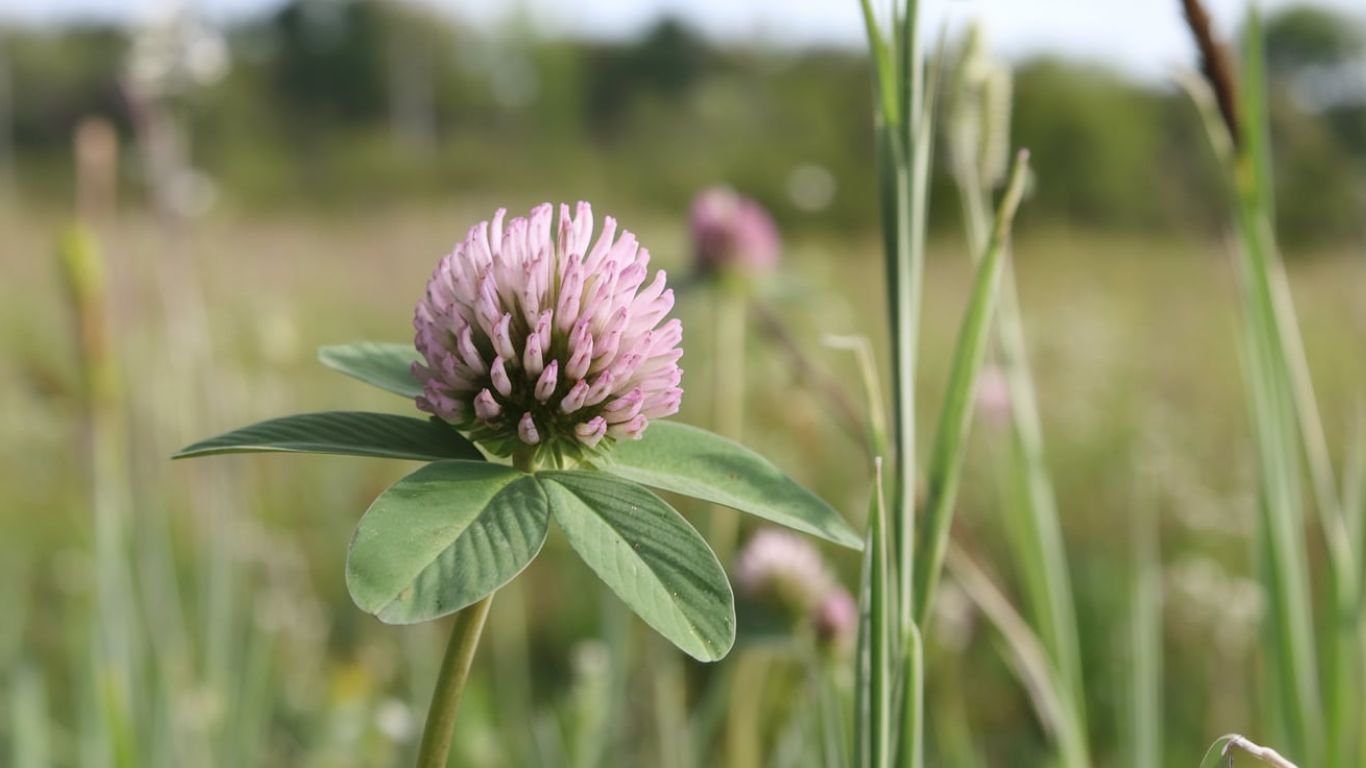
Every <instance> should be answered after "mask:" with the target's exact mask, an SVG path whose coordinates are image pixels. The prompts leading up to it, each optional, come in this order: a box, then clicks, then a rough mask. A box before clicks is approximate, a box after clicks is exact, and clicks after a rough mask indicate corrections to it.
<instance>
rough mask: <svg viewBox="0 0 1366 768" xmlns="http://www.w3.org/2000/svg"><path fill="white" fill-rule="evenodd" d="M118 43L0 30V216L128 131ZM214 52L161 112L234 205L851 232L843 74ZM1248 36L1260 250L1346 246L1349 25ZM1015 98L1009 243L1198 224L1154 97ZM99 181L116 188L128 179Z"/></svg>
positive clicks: (1083, 82)
mask: <svg viewBox="0 0 1366 768" xmlns="http://www.w3.org/2000/svg"><path fill="white" fill-rule="evenodd" d="M137 34H138V32H137V30H128V29H123V28H111V27H68V28H63V29H56V30H52V29H28V28H11V29H0V74H3V73H5V72H7V73H8V80H7V82H8V84H9V86H10V87H9V88H8V89H7V92H8V93H9V94H10V98H9V100H8V101H9V102H10V103H9V109H8V110H7V111H8V112H9V114H8V115H4V114H0V121H7V122H8V123H10V124H9V125H5V126H0V129H7V130H0V137H3V136H6V135H8V136H10V137H12V138H11V139H9V140H10V141H12V142H13V145H14V153H13V156H14V157H16V158H17V161H16V163H15V164H16V166H17V177H18V189H19V190H20V191H21V194H22V196H23V198H24V199H26V200H30V201H54V200H56V201H60V200H62V199H65V198H63V197H62V195H65V194H66V192H67V189H66V184H67V183H68V182H67V181H66V180H67V179H68V178H69V177H70V174H69V173H68V172H67V171H66V167H67V164H68V163H69V159H68V155H69V150H68V146H69V143H68V142H69V137H70V135H71V130H72V128H73V126H74V124H75V123H76V121H77V120H78V119H79V118H81V117H82V116H84V115H88V114H92V113H97V114H103V115H106V116H108V117H109V118H110V119H112V120H113V121H114V123H115V124H116V125H117V126H118V127H119V129H120V131H122V132H124V133H125V134H127V133H128V132H129V131H130V130H131V127H130V120H129V117H128V109H127V106H126V99H125V97H124V96H125V94H124V91H123V88H124V86H123V75H124V73H125V72H127V67H128V64H127V59H128V51H129V49H130V39H132V38H135V37H136V35H137ZM225 34H226V36H227V42H228V47H229V50H230V51H231V67H230V69H229V70H228V71H227V74H226V76H225V77H223V78H222V79H220V80H218V81H216V82H215V83H213V84H210V85H206V86H204V87H202V88H197V89H193V90H188V91H185V92H182V93H180V94H178V95H177V96H176V97H175V99H174V102H175V103H174V109H175V110H176V111H177V113H178V114H180V115H181V116H182V119H183V121H184V123H185V125H186V126H187V127H188V129H189V132H190V135H192V136H193V140H194V144H193V147H194V149H193V153H194V161H195V163H196V165H198V166H199V167H201V168H203V169H205V170H206V171H207V172H208V173H209V174H210V176H212V177H213V178H214V179H216V181H217V183H218V187H219V189H220V190H221V192H222V196H223V197H224V198H226V199H227V200H228V201H230V202H231V203H232V204H234V205H238V206H242V207H248V208H249V207H254V206H271V207H279V206H280V205H282V204H299V205H307V206H321V207H331V206H338V205H370V204H383V203H386V202H390V201H395V200H398V201H402V200H407V199H412V198H413V197H417V196H450V195H460V194H479V195H490V196H492V195H505V196H513V197H514V198H517V199H519V198H520V197H521V196H525V195H528V194H532V193H533V192H534V193H535V194H536V195H537V196H541V195H546V194H549V193H550V192H558V193H561V194H562V195H568V196H580V195H581V196H593V197H595V198H596V199H603V198H604V197H606V199H607V200H609V201H611V200H616V201H622V202H625V201H629V202H631V203H633V204H641V205H646V206H652V207H656V208H660V209H669V210H675V211H677V210H682V206H683V205H685V204H686V202H687V201H688V199H689V198H690V197H691V195H692V194H693V192H694V191H695V190H696V189H698V188H699V187H701V186H703V185H707V184H711V183H715V182H717V181H726V182H728V183H730V184H732V185H734V186H736V187H738V188H740V189H743V190H744V191H746V192H747V193H749V194H752V195H753V196H755V197H757V198H758V199H760V200H761V201H762V202H764V203H766V204H767V205H769V206H770V207H771V208H772V209H773V210H774V212H775V214H776V215H777V216H778V218H779V219H780V220H781V221H782V223H783V224H784V225H785V226H790V227H800V226H819V227H826V228H836V229H849V230H854V229H860V228H865V227H868V226H870V225H871V224H872V222H873V217H874V216H875V211H876V205H875V193H874V179H873V178H872V170H873V163H872V151H873V150H872V146H871V145H872V142H871V129H870V125H869V120H870V115H871V109H870V105H869V99H870V93H869V88H868V85H867V82H868V78H867V74H866V72H865V63H864V60H863V55H862V53H861V52H858V51H845V50H816V49H807V50H771V49H757V48H756V49H751V48H736V47H718V46H716V45H713V44H711V43H709V42H708V41H706V40H704V39H702V38H701V37H699V36H698V35H697V34H695V33H694V32H693V31H692V30H690V29H688V28H687V27H685V26H683V25H681V24H679V23H677V22H674V21H669V20H666V21H662V22H660V23H659V24H657V25H656V26H655V27H653V28H652V29H650V30H648V31H647V32H646V33H645V34H644V35H643V36H642V37H641V38H640V39H639V40H636V41H633V42H622V43H616V42H613V43H608V42H596V41H580V40H564V39H545V38H543V37H540V36H537V35H535V34H533V33H531V32H530V31H529V26H528V25H526V24H524V23H519V22H517V21H513V22H509V23H507V24H505V25H504V27H502V28H500V29H498V30H495V31H493V32H488V31H485V32H476V31H474V30H470V29H466V28H462V27H459V26H457V25H455V24H453V23H451V22H450V21H449V20H448V19H445V18H440V17H436V16H433V15H432V14H431V12H429V11H426V10H423V9H422V8H420V7H417V6H409V5H405V4H402V3H395V2H384V1H383V0H295V1H294V2H292V3H289V4H287V5H285V6H284V7H282V8H281V9H280V10H278V11H277V12H275V13H273V14H272V15H270V16H268V17H266V18H262V19H257V20H253V21H250V22H244V23H241V24H240V25H238V26H236V27H234V28H232V29H230V30H228V31H226V33H225ZM1268 34H1269V36H1268V48H1269V56H1270V64H1271V69H1272V73H1273V76H1274V82H1275V87H1274V93H1273V98H1272V105H1273V123H1274V129H1275V132H1276V135H1277V139H1278V146H1277V151H1278V157H1277V169H1276V170H1277V186H1278V192H1279V194H1278V215H1279V216H1280V219H1281V221H1280V223H1281V226H1282V231H1283V233H1284V235H1285V236H1286V238H1287V239H1288V240H1292V241H1294V242H1299V243H1311V244H1312V243H1313V242H1314V241H1328V240H1341V239H1344V238H1353V237H1360V236H1361V235H1362V234H1363V229H1366V215H1364V214H1366V34H1363V31H1362V24H1361V21H1360V20H1358V19H1351V18H1346V17H1343V16H1340V15H1337V14H1335V13H1333V12H1330V11H1326V10H1322V9H1317V8H1313V7H1308V6H1304V7H1294V8H1291V9H1288V10H1283V11H1280V12H1279V13H1278V14H1276V15H1275V16H1273V17H1272V18H1270V19H1269V20H1268ZM1015 77H1016V79H1015V88H1014V92H1015V107H1014V110H1013V120H1012V122H1013V141H1014V142H1015V143H1017V144H1020V145H1024V146H1028V147H1030V148H1031V149H1032V150H1033V153H1034V155H1033V157H1034V167H1035V168H1036V172H1037V177H1038V180H1039V183H1038V184H1037V192H1036V195H1035V199H1034V201H1033V202H1032V203H1031V206H1030V219H1031V221H1033V222H1035V223H1038V222H1041V221H1042V222H1049V221H1059V222H1066V223H1069V224H1081V225H1086V226H1094V227H1105V228H1115V229H1128V230H1141V231H1151V230H1175V229H1190V228H1200V229H1207V228H1210V227H1213V226H1215V225H1216V224H1217V222H1219V221H1221V220H1222V217H1223V204H1222V203H1221V202H1220V200H1219V198H1218V190H1217V188H1216V187H1215V186H1214V184H1215V182H1214V180H1213V178H1212V176H1213V174H1212V173H1211V161H1210V159H1209V157H1208V150H1207V148H1206V143H1205V140H1204V137H1203V135H1202V133H1201V129H1200V126H1199V125H1198V121H1197V119H1196V117H1195V115H1194V113H1193V108H1192V107H1191V106H1190V105H1189V104H1188V102H1187V99H1186V98H1185V96H1184V95H1183V94H1181V93H1180V92H1179V91H1177V90H1176V89H1175V88H1174V87H1159V86H1148V85H1144V84H1140V83H1136V82H1133V81H1131V80H1128V79H1125V78H1123V77H1121V76H1119V75H1117V74H1115V73H1113V72H1109V71H1106V70H1104V69H1103V68H1098V67H1097V66H1095V65H1093V64H1090V63H1086V62H1075V61H1067V60H1062V59H1054V58H1039V59H1033V60H1028V61H1024V62H1021V63H1019V65H1018V66H1017V68H1016V73H1015ZM3 108H4V105H3V104H0V109H3ZM0 149H3V148H0ZM4 156H5V155H4V154H3V153H0V158H3V157H4ZM125 166H126V167H127V168H129V169H130V170H129V178H128V179H127V180H126V182H127V183H128V185H129V187H130V188H131V189H136V188H137V184H136V178H134V176H135V174H136V163H127V164H125ZM937 183H940V184H942V185H944V186H945V190H944V191H945V192H947V191H949V190H948V189H947V185H948V183H949V182H948V180H947V178H943V179H942V180H940V181H939V182H937ZM937 199H939V200H941V201H951V200H953V199H954V198H953V197H952V196H951V195H946V196H941V197H938V198H937ZM955 209H956V206H955V205H952V204H949V203H947V202H944V203H941V204H940V205H939V206H938V208H937V209H936V210H935V211H934V215H935V217H936V221H937V223H938V224H939V225H941V226H948V225H951V224H953V219H954V218H955V216H956V210H955Z"/></svg>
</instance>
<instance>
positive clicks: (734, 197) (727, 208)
mask: <svg viewBox="0 0 1366 768" xmlns="http://www.w3.org/2000/svg"><path fill="white" fill-rule="evenodd" d="M691 228H692V238H693V245H694V250H695V256H696V260H697V268H698V271H700V272H704V273H716V272H723V273H724V272H738V273H741V274H747V275H755V274H763V273H765V272H769V271H772V269H773V268H774V267H776V266H777V265H778V254H779V250H780V249H781V247H782V243H781V241H780V240H779V238H778V227H777V226H776V225H775V224H774V223H773V218H772V217H771V216H769V215H768V211H765V210H764V208H763V206H761V205H759V204H758V203H756V202H755V201H753V200H751V199H749V198H747V197H742V196H741V195H738V194H736V192H735V191H734V190H732V189H729V188H727V187H712V188H710V189H706V190H703V191H702V192H701V193H699V194H698V195H697V197H696V198H694V199H693V204H692V217H691Z"/></svg>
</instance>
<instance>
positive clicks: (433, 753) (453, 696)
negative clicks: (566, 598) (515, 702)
mask: <svg viewBox="0 0 1366 768" xmlns="http://www.w3.org/2000/svg"><path fill="white" fill-rule="evenodd" d="M533 462H534V460H533V459H532V457H531V455H530V454H528V453H518V454H515V455H514V456H513V458H512V463H513V466H515V467H517V468H518V469H520V470H522V471H523V472H531V471H532V470H534V469H535V466H534V463H533ZM494 594H496V592H490V593H489V594H488V595H487V596H485V597H484V598H482V599H480V600H479V601H478V602H475V603H473V604H471V605H468V606H466V607H464V608H462V609H461V610H460V612H459V613H457V614H455V622H454V624H453V625H452V626H451V637H450V640H448V641H447V643H446V653H445V655H444V656H442V658H441V669H440V671H439V672H437V676H436V688H435V690H433V691H432V703H431V706H430V708H429V709H428V710H427V723H426V725H424V726H423V728H422V743H421V745H419V747H418V751H417V766H418V768H445V766H446V762H447V759H448V757H449V755H450V751H451V739H452V738H453V737H454V736H455V716H456V713H457V712H458V711H459V709H460V698H461V694H463V693H464V691H465V683H467V682H469V677H470V668H471V666H472V665H473V663H474V655H475V652H476V651H478V650H479V638H480V636H481V635H482V634H483V633H484V624H485V622H486V621H487V619H488V615H489V608H490V607H492V606H493V596H494Z"/></svg>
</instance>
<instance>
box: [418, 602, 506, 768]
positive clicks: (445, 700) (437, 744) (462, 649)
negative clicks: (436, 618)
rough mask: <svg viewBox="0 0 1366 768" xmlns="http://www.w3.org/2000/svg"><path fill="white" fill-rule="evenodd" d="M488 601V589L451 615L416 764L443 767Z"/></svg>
mask: <svg viewBox="0 0 1366 768" xmlns="http://www.w3.org/2000/svg"><path fill="white" fill-rule="evenodd" d="M492 605H493V594H492V593H490V594H489V595H488V596H487V597H485V598H483V599H482V600H480V601H479V602H477V603H474V604H473V605H470V606H468V607H466V608H464V609H462V610H461V611H460V612H459V613H457V614H456V615H455V623H454V625H453V626H452V627H451V639H450V641H449V642H448V643H447V645H446V655H445V656H444V657H443V658H442V660H441V671H440V672H439V673H438V674H437V678H436V690H435V691H433V693H432V705H431V708H430V709H429V710H427V724H426V725H425V726H424V727H423V729H422V744H421V746H420V747H418V754H417V766H418V768H446V763H447V760H448V758H449V756H450V751H451V739H452V738H453V737H454V735H455V716H456V712H457V710H459V708H460V696H461V694H462V693H463V692H464V690H465V683H466V682H467V681H468V680H469V676H470V667H471V665H472V664H473V662H474V654H475V651H477V650H478V648H479V636H480V634H482V633H483V631H484V622H485V620H486V619H487V618H488V614H489V608H490V607H491V606H492Z"/></svg>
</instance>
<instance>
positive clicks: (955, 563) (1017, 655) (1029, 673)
mask: <svg viewBox="0 0 1366 768" xmlns="http://www.w3.org/2000/svg"><path fill="white" fill-rule="evenodd" d="M946 563H947V565H948V568H949V570H950V571H951V572H952V574H953V578H954V580H955V581H956V582H957V583H958V585H959V586H961V587H962V588H963V591H964V592H965V593H966V594H967V596H968V599H969V600H971V601H972V603H973V604H974V605H976V606H977V609H978V610H980V611H981V612H982V615H983V616H984V617H985V618H986V620H987V621H988V622H989V623H990V624H991V625H992V627H993V628H994V629H995V630H996V631H997V632H998V633H999V634H1000V635H1001V638H1002V640H1004V647H1005V651H1006V653H1005V656H1006V660H1007V661H1008V662H1010V666H1011V668H1012V669H1013V670H1014V672H1015V676H1016V677H1017V678H1018V679H1019V681H1020V684H1021V685H1023V686H1024V688H1025V690H1026V691H1027V692H1028V694H1029V699H1030V702H1031V703H1032V704H1033V706H1034V711H1035V713H1036V714H1038V716H1039V721H1040V723H1042V724H1043V727H1044V729H1045V730H1047V731H1048V733H1049V734H1050V735H1051V736H1052V737H1053V738H1054V739H1055V740H1057V742H1058V745H1059V749H1060V750H1061V752H1062V765H1065V766H1081V765H1086V764H1087V760H1088V758H1087V755H1086V738H1085V734H1083V733H1081V732H1080V731H1078V730H1077V726H1078V724H1079V722H1080V721H1079V720H1078V718H1077V717H1076V716H1075V715H1074V714H1073V713H1072V712H1071V711H1070V710H1071V706H1070V704H1069V703H1068V701H1067V693H1066V690H1065V689H1063V688H1061V687H1059V686H1058V684H1057V675H1056V674H1055V673H1054V672H1053V670H1052V669H1050V663H1049V660H1048V653H1047V651H1046V650H1045V649H1044V647H1043V644H1042V643H1041V642H1039V638H1038V636H1037V635H1035V634H1034V632H1033V631H1031V630H1030V628H1029V625H1028V624H1027V623H1025V620H1024V618H1023V617H1021V616H1020V614H1019V613H1018V612H1017V611H1016V610H1015V608H1014V606H1012V605H1011V604H1010V601H1009V600H1008V599H1007V598H1006V596H1005V595H1003V594H1002V593H1001V591H1000V590H999V589H998V588H997V587H996V585H995V584H993V583H992V581H991V578H990V577H989V576H987V574H986V573H985V572H984V571H983V570H982V569H981V567H979V566H978V565H977V564H976V563H975V562H973V560H972V558H970V557H969V556H968V555H967V553H965V552H963V551H962V550H960V549H958V548H957V547H955V546H950V547H949V550H948V554H947V557H946Z"/></svg>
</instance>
